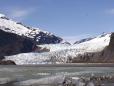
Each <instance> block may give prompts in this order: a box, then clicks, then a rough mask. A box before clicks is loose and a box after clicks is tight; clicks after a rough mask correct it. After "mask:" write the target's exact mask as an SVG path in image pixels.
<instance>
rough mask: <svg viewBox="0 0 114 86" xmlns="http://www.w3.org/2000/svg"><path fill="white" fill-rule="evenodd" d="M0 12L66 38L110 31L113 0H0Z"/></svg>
mask: <svg viewBox="0 0 114 86" xmlns="http://www.w3.org/2000/svg"><path fill="white" fill-rule="evenodd" d="M0 12H1V13H3V14H5V15H7V16H8V17H10V18H12V19H14V20H16V21H21V22H23V23H24V24H26V25H30V26H34V27H39V28H41V29H43V30H47V31H49V32H52V33H55V34H56V35H58V36H62V37H64V38H65V39H69V40H77V39H80V38H84V37H85V38H86V37H88V36H92V35H93V36H94V35H96V34H100V33H102V32H107V33H108V32H112V31H114V0H0Z"/></svg>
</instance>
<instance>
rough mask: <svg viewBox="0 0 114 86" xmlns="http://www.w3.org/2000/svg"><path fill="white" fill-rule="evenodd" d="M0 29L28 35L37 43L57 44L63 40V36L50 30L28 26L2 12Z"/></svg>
mask: <svg viewBox="0 0 114 86" xmlns="http://www.w3.org/2000/svg"><path fill="white" fill-rule="evenodd" d="M0 30H3V31H5V32H9V33H14V34H17V35H20V36H25V37H28V38H30V39H32V40H34V41H36V44H51V43H52V44H56V43H60V42H61V41H62V38H60V37H57V36H55V35H54V34H52V33H50V32H47V31H43V30H40V29H39V28H33V27H29V26H26V25H24V24H22V23H21V22H15V21H13V20H11V19H9V18H7V17H6V16H5V15H3V14H0Z"/></svg>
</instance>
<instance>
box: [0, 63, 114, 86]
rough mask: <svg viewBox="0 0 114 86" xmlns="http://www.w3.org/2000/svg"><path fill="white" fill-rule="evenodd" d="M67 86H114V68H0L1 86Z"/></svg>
mask: <svg viewBox="0 0 114 86" xmlns="http://www.w3.org/2000/svg"><path fill="white" fill-rule="evenodd" d="M71 81H72V83H71ZM74 83H75V85H73V84H74ZM66 84H69V85H68V86H98V85H99V86H114V67H101V66H100V67H85V66H84V67H83V66H81V67H79V66H72V65H66V66H65V65H63V66H56V65H53V66H50V65H49V66H48V65H39V66H38V65H34V66H3V65H1V66H0V86H67V85H66ZM70 84H72V85H70Z"/></svg>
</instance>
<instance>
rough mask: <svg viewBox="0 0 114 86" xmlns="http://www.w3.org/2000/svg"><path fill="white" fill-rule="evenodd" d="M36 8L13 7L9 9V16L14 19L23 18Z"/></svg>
mask: <svg viewBox="0 0 114 86" xmlns="http://www.w3.org/2000/svg"><path fill="white" fill-rule="evenodd" d="M34 11H35V9H19V8H17V9H13V10H10V11H9V14H8V15H9V16H10V17H11V18H13V19H18V20H23V19H25V18H27V17H28V16H30V15H31V14H32V13H34Z"/></svg>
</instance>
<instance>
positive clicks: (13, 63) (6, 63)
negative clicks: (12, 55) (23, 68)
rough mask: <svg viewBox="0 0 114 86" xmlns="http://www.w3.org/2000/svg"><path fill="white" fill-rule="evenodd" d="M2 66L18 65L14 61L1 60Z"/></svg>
mask: <svg viewBox="0 0 114 86" xmlns="http://www.w3.org/2000/svg"><path fill="white" fill-rule="evenodd" d="M0 65H16V64H15V62H14V61H11V60H6V61H5V60H4V61H3V60H0Z"/></svg>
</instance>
